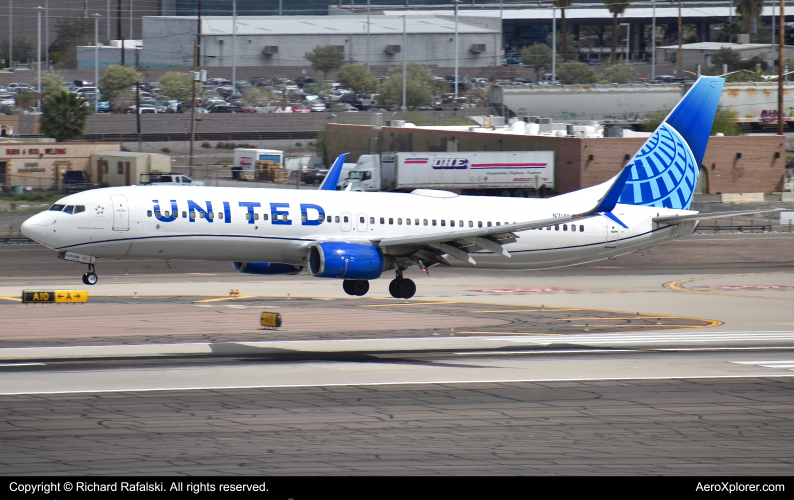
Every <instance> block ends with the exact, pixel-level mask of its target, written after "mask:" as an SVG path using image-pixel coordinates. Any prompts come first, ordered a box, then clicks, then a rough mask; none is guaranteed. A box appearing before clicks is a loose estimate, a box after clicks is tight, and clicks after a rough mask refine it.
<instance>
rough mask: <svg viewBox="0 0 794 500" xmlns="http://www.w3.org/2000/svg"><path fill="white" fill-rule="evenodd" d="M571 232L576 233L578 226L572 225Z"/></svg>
mask: <svg viewBox="0 0 794 500" xmlns="http://www.w3.org/2000/svg"><path fill="white" fill-rule="evenodd" d="M571 231H572V232H574V233H575V232H576V224H571Z"/></svg>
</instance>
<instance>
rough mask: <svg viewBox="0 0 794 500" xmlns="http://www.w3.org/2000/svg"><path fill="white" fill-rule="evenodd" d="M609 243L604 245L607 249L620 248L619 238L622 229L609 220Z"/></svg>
mask: <svg viewBox="0 0 794 500" xmlns="http://www.w3.org/2000/svg"><path fill="white" fill-rule="evenodd" d="M606 226H607V242H606V245H604V246H605V247H606V248H615V247H617V246H618V236H619V235H620V228H619V227H618V224H617V222H615V221H613V220H611V219H607V224H606Z"/></svg>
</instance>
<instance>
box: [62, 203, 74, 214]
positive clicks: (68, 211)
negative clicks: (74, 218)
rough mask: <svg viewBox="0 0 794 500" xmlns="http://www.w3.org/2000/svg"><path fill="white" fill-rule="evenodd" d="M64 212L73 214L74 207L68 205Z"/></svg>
mask: <svg viewBox="0 0 794 500" xmlns="http://www.w3.org/2000/svg"><path fill="white" fill-rule="evenodd" d="M63 211H64V212H65V213H67V214H70V213H72V212H73V211H74V205H67V206H66V208H64V209H63Z"/></svg>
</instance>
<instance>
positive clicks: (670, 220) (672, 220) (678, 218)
mask: <svg viewBox="0 0 794 500" xmlns="http://www.w3.org/2000/svg"><path fill="white" fill-rule="evenodd" d="M783 210H785V209H783V208H770V209H767V210H741V211H737V212H717V213H713V214H712V213H709V214H692V215H672V216H669V217H654V218H653V221H654V222H657V223H664V224H680V223H682V222H686V221H690V220H701V219H722V218H726V217H736V216H738V215H754V214H767V213H769V212H781V211H783Z"/></svg>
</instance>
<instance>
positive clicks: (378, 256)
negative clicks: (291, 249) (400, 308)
mask: <svg viewBox="0 0 794 500" xmlns="http://www.w3.org/2000/svg"><path fill="white" fill-rule="evenodd" d="M394 266H395V260H394V257H390V256H388V255H383V251H381V249H380V248H378V247H374V246H372V245H362V244H359V243H344V242H340V241H326V242H322V243H315V244H314V245H312V247H311V249H310V250H309V272H310V273H311V274H312V276H316V277H318V278H341V279H347V280H373V279H376V278H378V277H379V276H380V275H381V273H383V271H387V270H389V269H392V268H393V267H394Z"/></svg>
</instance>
